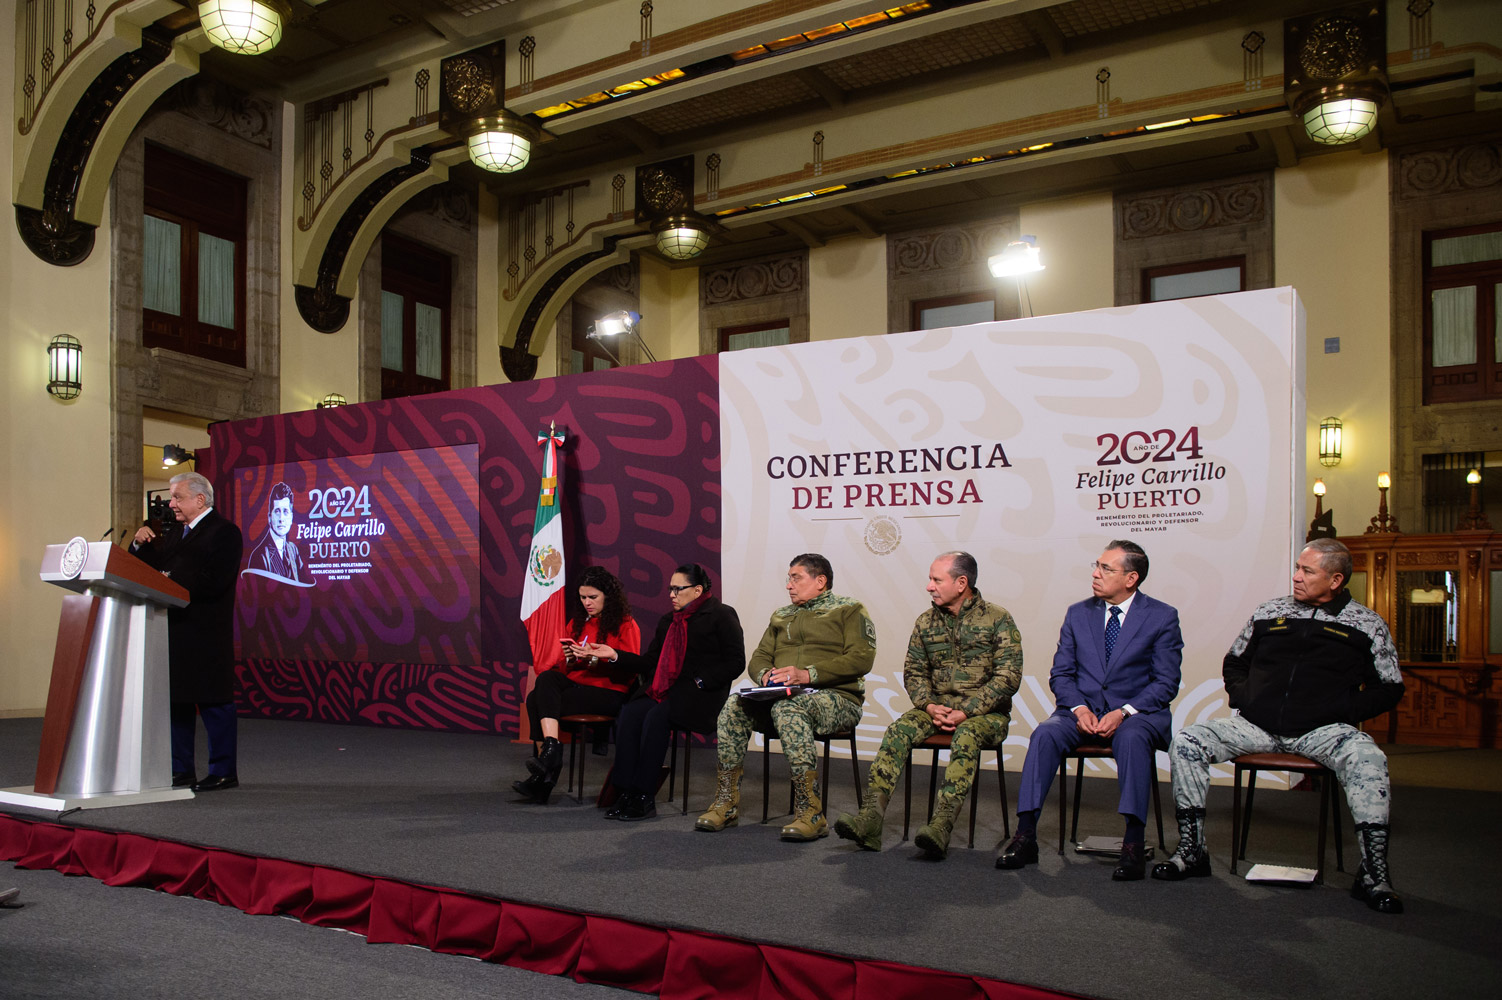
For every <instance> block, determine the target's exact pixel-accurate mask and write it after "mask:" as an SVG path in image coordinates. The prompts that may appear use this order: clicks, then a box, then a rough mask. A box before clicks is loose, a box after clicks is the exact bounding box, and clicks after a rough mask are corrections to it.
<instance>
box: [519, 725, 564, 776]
mask: <svg viewBox="0 0 1502 1000" xmlns="http://www.w3.org/2000/svg"><path fill="white" fill-rule="evenodd" d="M527 770H529V771H531V772H532V773H533V774H535V775H536V776H537V777H539V778H542V779H544V780H549V781H557V780H558V774H559V772H561V771H562V770H563V744H562V743H560V742H558V740H557V739H555V738H554V737H552V736H544V737H543V738H542V749H541V750H539V751H538V752H537V756H536V757H532V758H530V759H529V760H528V761H527Z"/></svg>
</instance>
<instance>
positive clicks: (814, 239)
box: [775, 219, 826, 248]
mask: <svg viewBox="0 0 1502 1000" xmlns="http://www.w3.org/2000/svg"><path fill="white" fill-rule="evenodd" d="M775 224H776V225H777V226H779V227H780V228H782V229H785V230H787V231H788V232H789V233H792V234H793V235H794V236H796V237H798V238H799V239H800V240H802V241H803V242H804V244H805V245H806V246H808V247H810V248H817V247H822V246H823V245H824V244H825V242H826V241H825V240H823V239H821V238H820V237H819V236H817V235H815V233H814V232H813V230H811V229H809V228H808V227H807V226H805V225H804V224H803V223H801V222H799V221H798V220H796V219H778V220H777V222H776V223H775Z"/></svg>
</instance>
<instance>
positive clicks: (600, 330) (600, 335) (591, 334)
mask: <svg viewBox="0 0 1502 1000" xmlns="http://www.w3.org/2000/svg"><path fill="white" fill-rule="evenodd" d="M640 325H641V313H635V312H632V311H631V310H629V309H618V310H616V311H615V312H613V313H606V314H605V315H604V316H601V317H600V318H599V319H597V320H595V321H594V324H593V325H592V326H590V328H589V330H588V331H586V332H585V334H584V338H585V339H586V340H597V341H599V342H600V347H601V349H603V350H604V351H605V353H606V354H609V355H610V360H612V361H614V362H615V363H616V364H617V365H619V364H620V363H621V362H620V359H619V358H617V357H616V356H615V355H614V354H611V352H610V348H608V347H606V346H605V340H604V338H606V337H618V336H620V335H621V334H623V333H624V334H630V335H631V336H633V337H635V338H636V342H637V343H638V344H640V345H641V349H642V353H644V354H645V355H646V356H647V360H648V361H656V360H657V357H656V356H655V355H654V354H653V353H652V349H651V348H650V347H648V346H647V342H646V341H645V340H643V339H642V337H641V333H640V331H638V330H637V327H639V326H640Z"/></svg>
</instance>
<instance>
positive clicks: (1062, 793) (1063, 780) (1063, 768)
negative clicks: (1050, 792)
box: [1059, 757, 1069, 854]
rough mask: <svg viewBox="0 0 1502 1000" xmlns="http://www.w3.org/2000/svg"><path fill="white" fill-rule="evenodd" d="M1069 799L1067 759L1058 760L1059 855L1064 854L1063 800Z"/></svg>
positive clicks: (1064, 812)
mask: <svg viewBox="0 0 1502 1000" xmlns="http://www.w3.org/2000/svg"><path fill="white" fill-rule="evenodd" d="M1068 797H1069V758H1068V757H1061V758H1059V853H1060V854H1063V853H1064V820H1065V818H1066V817H1067V813H1066V811H1065V808H1064V800H1065V799H1067V798H1068Z"/></svg>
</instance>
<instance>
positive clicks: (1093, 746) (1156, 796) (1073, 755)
mask: <svg viewBox="0 0 1502 1000" xmlns="http://www.w3.org/2000/svg"><path fill="white" fill-rule="evenodd" d="M1107 757H1109V758H1112V759H1115V757H1116V753H1115V752H1114V751H1113V750H1112V749H1111V747H1110V746H1109V745H1107V744H1104V743H1081V744H1080V745H1079V746H1077V747H1075V748H1074V749H1073V750H1071V751H1069V752H1068V753H1066V754H1065V755H1064V756H1063V757H1062V758H1060V759H1059V853H1060V854H1063V853H1064V798H1065V794H1064V793H1065V791H1066V789H1067V786H1068V784H1069V762H1070V761H1071V760H1073V761H1074V762H1075V767H1074V818H1073V820H1072V821H1071V822H1070V824H1069V840H1070V842H1071V843H1074V842H1075V841H1076V839H1077V837H1078V834H1079V831H1080V789H1081V788H1083V787H1084V784H1085V782H1084V777H1085V759H1086V758H1091V759H1100V758H1107ZM1153 812H1154V813H1156V814H1157V817H1158V846H1159V847H1160V848H1162V849H1163V850H1165V851H1166V850H1168V845H1167V844H1166V843H1165V841H1164V837H1163V799H1162V798H1161V796H1160V793H1159V791H1158V777H1157V775H1156V774H1154V775H1153Z"/></svg>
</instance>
